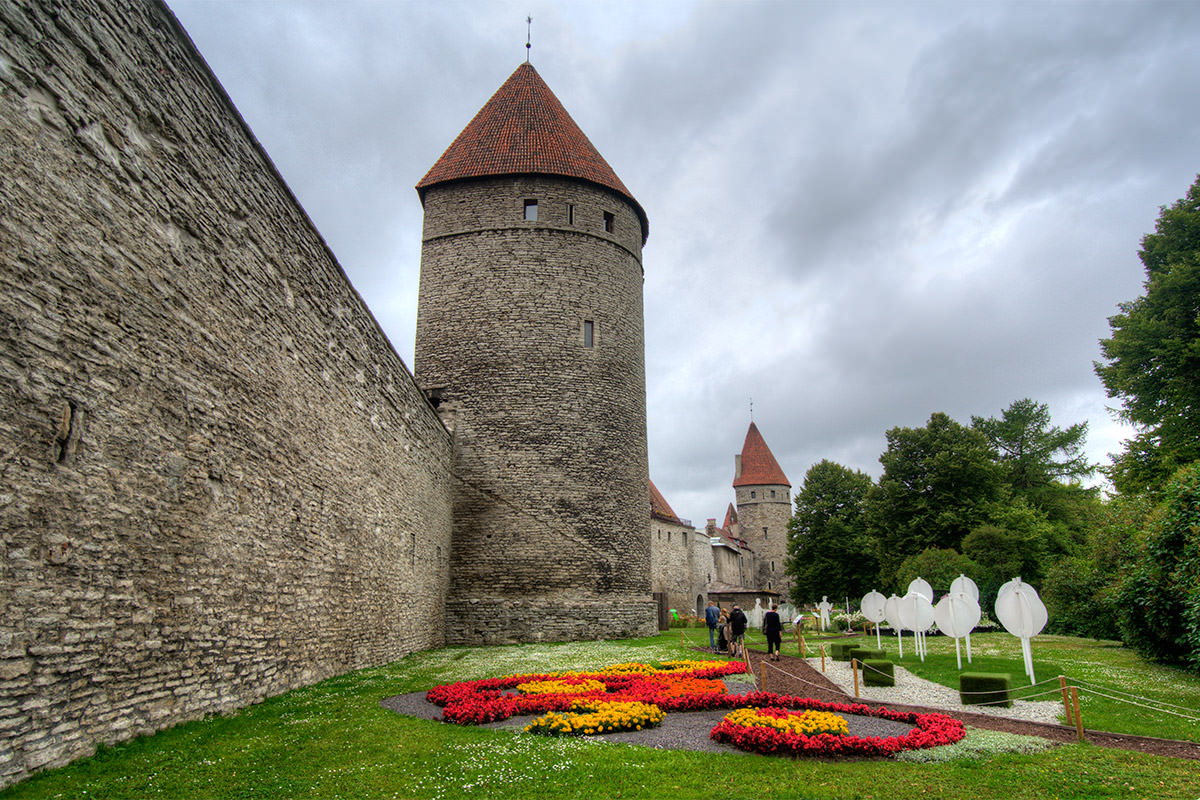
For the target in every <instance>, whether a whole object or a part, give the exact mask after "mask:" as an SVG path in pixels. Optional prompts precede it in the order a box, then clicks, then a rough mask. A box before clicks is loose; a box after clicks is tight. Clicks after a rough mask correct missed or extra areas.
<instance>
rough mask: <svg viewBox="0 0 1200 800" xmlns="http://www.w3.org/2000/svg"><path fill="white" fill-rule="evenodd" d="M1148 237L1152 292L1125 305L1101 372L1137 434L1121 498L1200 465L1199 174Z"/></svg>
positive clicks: (1122, 471) (1105, 343)
mask: <svg viewBox="0 0 1200 800" xmlns="http://www.w3.org/2000/svg"><path fill="white" fill-rule="evenodd" d="M1154 230H1155V232H1154V233H1151V234H1147V235H1146V236H1145V237H1143V239H1142V249H1141V251H1140V252H1139V253H1138V256H1139V257H1140V258H1141V260H1142V264H1143V265H1144V267H1145V272H1146V280H1145V283H1144V286H1145V294H1144V295H1143V296H1141V297H1138V298H1137V299H1135V300H1133V301H1131V302H1127V303H1121V305H1120V306H1119V308H1120V312H1121V313H1119V314H1117V315H1116V316H1113V317H1110V318H1109V320H1108V324H1109V327H1110V328H1111V330H1112V336H1111V338H1108V339H1102V340H1100V351H1101V353H1102V354H1103V357H1104V361H1103V362H1097V363H1096V364H1095V369H1096V374H1097V375H1098V376H1099V377H1100V380H1101V381H1102V382H1103V383H1104V386H1105V389H1106V390H1107V391H1108V396H1109V397H1114V398H1119V399H1120V401H1121V409H1120V413H1121V416H1122V417H1124V418H1125V419H1126V420H1128V421H1129V422H1130V423H1132V424H1133V425H1134V426H1135V427H1136V428H1138V431H1139V433H1138V435H1137V436H1136V437H1135V438H1134V439H1133V440H1131V441H1130V442H1128V443H1127V444H1126V450H1125V452H1124V453H1122V454H1119V455H1118V456H1116V457H1115V458H1114V462H1113V466H1112V468H1111V470H1110V477H1111V478H1112V481H1113V484H1114V485H1115V486H1116V487H1117V489H1118V490H1120V491H1122V492H1139V491H1147V490H1149V491H1157V490H1159V489H1160V488H1161V487H1162V486H1163V484H1164V483H1165V482H1166V480H1167V478H1168V477H1170V475H1171V474H1173V472H1174V471H1175V470H1176V469H1177V468H1178V467H1179V466H1181V465H1185V464H1188V463H1191V462H1193V461H1196V460H1200V176H1197V179H1196V182H1195V183H1193V184H1192V186H1191V188H1190V189H1188V192H1187V195H1186V196H1185V197H1183V198H1182V199H1180V200H1178V201H1177V202H1176V203H1175V204H1174V205H1172V206H1171V207H1170V208H1163V209H1162V211H1161V213H1160V215H1159V218H1158V221H1157V222H1156V223H1155V226H1154Z"/></svg>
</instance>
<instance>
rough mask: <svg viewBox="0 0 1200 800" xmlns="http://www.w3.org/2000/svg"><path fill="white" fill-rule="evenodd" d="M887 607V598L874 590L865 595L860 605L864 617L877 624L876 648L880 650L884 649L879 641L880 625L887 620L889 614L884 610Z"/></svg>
mask: <svg viewBox="0 0 1200 800" xmlns="http://www.w3.org/2000/svg"><path fill="white" fill-rule="evenodd" d="M886 605H887V598H886V597H884V596H883V595H882V594H881V593H879V592H877V591H875V590H874V589H872V590H871V591H869V592H867V593H866V594H864V595H863V599H862V602H861V603H859V609H860V610H861V611H862V615H863V616H864V617H866V618H867V621H868V622H874V623H875V646H876V647H878V648H880V649H882V648H883V644H882V643H881V642H880V640H879V623H881V622H883V621H884V620H885V619H887V613H886V610H885V608H884V606H886Z"/></svg>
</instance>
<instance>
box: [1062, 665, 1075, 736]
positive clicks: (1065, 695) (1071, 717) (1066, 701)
mask: <svg viewBox="0 0 1200 800" xmlns="http://www.w3.org/2000/svg"><path fill="white" fill-rule="evenodd" d="M1058 687H1059V688H1060V689H1062V701H1063V711H1064V712H1065V713H1066V715H1067V724H1068V725H1070V724H1072V723H1073V722H1074V721H1075V714H1074V713H1073V712H1072V711H1071V695H1070V693H1069V692H1067V676H1065V675H1059V676H1058Z"/></svg>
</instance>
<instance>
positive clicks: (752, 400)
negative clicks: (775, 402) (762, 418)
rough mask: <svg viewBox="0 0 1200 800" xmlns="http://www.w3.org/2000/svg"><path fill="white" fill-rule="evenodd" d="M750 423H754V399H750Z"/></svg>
mask: <svg viewBox="0 0 1200 800" xmlns="http://www.w3.org/2000/svg"><path fill="white" fill-rule="evenodd" d="M750 421H751V422H754V398H753V397H751V398H750Z"/></svg>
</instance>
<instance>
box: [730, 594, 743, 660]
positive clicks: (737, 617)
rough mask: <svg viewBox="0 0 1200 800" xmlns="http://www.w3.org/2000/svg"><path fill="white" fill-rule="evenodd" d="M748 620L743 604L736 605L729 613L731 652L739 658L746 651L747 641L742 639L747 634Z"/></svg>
mask: <svg viewBox="0 0 1200 800" xmlns="http://www.w3.org/2000/svg"><path fill="white" fill-rule="evenodd" d="M746 621H747V620H746V615H745V614H744V613H742V608H741V606H734V607H733V611H732V612H731V613H730V614H729V628H730V631H731V634H732V635H731V636H730V639H729V652H730V654H731V655H734V656H737V657H739V658H740V657H742V656H743V655H745V652H746V651H745V649H744V648H745V643H744V642H743V641H742V637H743V636H745V635H746Z"/></svg>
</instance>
